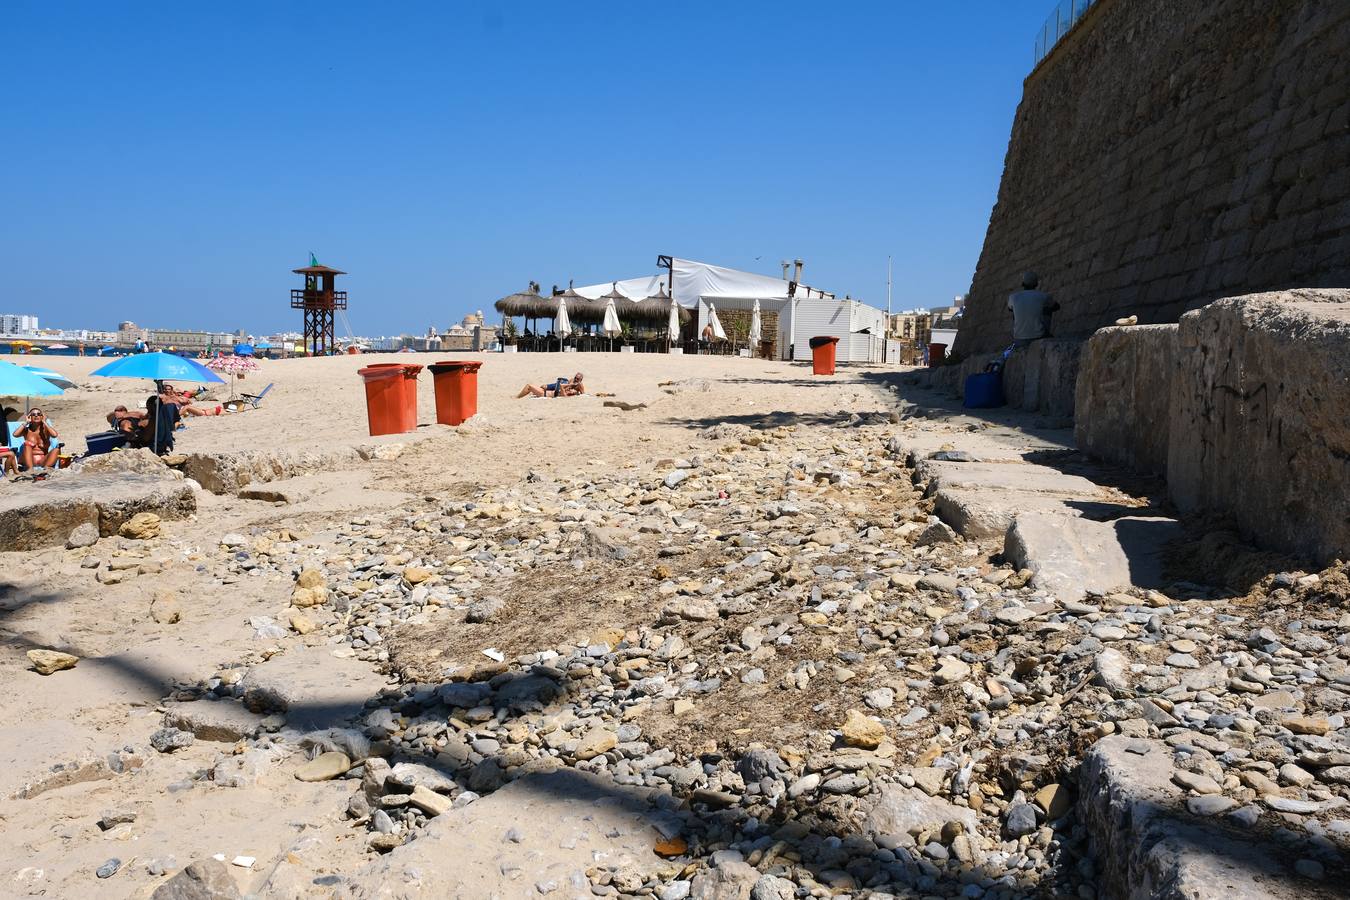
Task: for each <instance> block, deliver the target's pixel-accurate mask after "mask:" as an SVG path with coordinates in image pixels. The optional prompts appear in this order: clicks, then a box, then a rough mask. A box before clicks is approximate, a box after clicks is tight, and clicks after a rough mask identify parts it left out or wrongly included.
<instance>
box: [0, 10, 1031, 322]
mask: <svg viewBox="0 0 1350 900" xmlns="http://www.w3.org/2000/svg"><path fill="white" fill-rule="evenodd" d="M1045 5H1046V3H1045V2H1044V0H1036V2H1032V0H1019V2H1015V3H1000V2H995V0H985V2H972V3H967V4H960V5H958V6H953V7H942V6H940V5H937V4H934V5H931V6H926V7H920V8H911V7H909V6H906V5H901V4H890V5H888V4H858V5H851V6H845V7H831V8H826V7H818V6H815V5H809V6H808V5H801V6H799V7H794V6H792V5H789V6H786V7H785V6H783V5H782V4H769V3H761V2H747V3H743V4H737V5H735V6H724V5H717V4H712V3H693V4H690V5H688V6H687V7H685V8H682V10H681V14H680V15H679V16H673V17H670V19H669V21H663V22H662V23H661V24H660V26H659V27H653V22H652V20H651V18H650V17H649V16H648V15H646V14H645V13H644V12H642V11H640V10H637V9H634V8H632V7H629V6H622V5H617V4H606V3H600V4H593V5H589V6H586V7H581V8H574V7H554V6H549V5H544V4H529V3H527V4H524V5H523V6H515V7H510V8H500V7H498V6H496V5H493V4H486V3H481V4H477V5H454V6H453V7H451V6H440V5H431V4H424V5H411V6H402V7H399V8H398V9H397V10H396V11H390V10H380V11H377V12H372V8H370V7H366V6H360V5H355V4H344V3H333V4H325V5H323V6H322V7H318V6H313V7H310V6H281V7H276V6H271V5H262V4H248V3H244V4H240V5H231V6H229V7H210V6H196V5H188V6H181V7H179V6H175V7H172V8H170V7H167V6H164V7H131V8H121V7H114V6H99V5H90V6H88V7H85V8H82V10H81V12H80V14H79V15H78V16H72V15H69V14H67V12H64V11H62V10H61V9H60V8H57V7H51V6H49V5H44V4H37V3H19V4H15V5H12V6H10V7H7V13H6V16H7V22H6V30H5V33H4V34H3V36H0V49H3V50H4V52H3V53H2V54H0V76H3V77H2V78H0V82H2V83H0V98H3V100H4V103H5V108H6V110H7V116H6V117H7V121H8V122H9V124H10V136H9V137H8V138H7V140H6V142H5V144H4V146H3V147H0V162H3V163H4V165H5V168H6V169H7V171H10V172H12V173H20V174H21V177H16V178H13V179H11V184H10V186H9V187H8V189H7V197H6V205H7V215H6V217H5V220H4V224H3V225H0V229H3V234H2V235H0V237H3V240H0V308H4V309H9V310H12V311H14V312H31V313H34V314H38V315H40V316H41V317H42V318H43V319H44V321H48V322H51V323H54V324H60V325H67V326H69V327H89V326H90V325H93V326H103V327H111V326H112V325H113V324H115V322H113V321H112V320H113V319H121V318H131V319H133V320H136V321H138V322H139V321H143V322H146V323H148V324H152V325H154V326H156V327H161V326H162V327H172V328H196V329H202V330H231V329H233V328H236V327H240V326H241V325H242V326H244V327H249V328H257V329H262V330H266V331H279V330H282V329H295V328H298V327H299V315H298V314H297V313H293V311H292V310H290V309H289V308H288V305H287V295H288V293H289V291H290V289H291V288H292V287H295V286H296V285H295V282H296V281H297V280H298V276H294V275H292V274H291V272H290V270H291V269H293V268H296V267H297V266H300V265H303V264H305V263H306V262H307V261H308V254H309V253H310V252H311V251H313V252H314V253H315V254H316V255H317V256H318V259H319V260H320V262H323V263H326V264H330V265H333V266H336V267H338V268H341V269H344V270H346V271H348V272H349V273H350V274H349V275H348V276H347V277H346V278H345V281H346V288H347V290H348V291H349V292H350V298H351V308H350V310H349V313H348V314H349V317H350V321H351V327H352V329H353V331H355V332H358V333H364V334H380V333H386V334H389V333H400V332H408V333H414V334H415V333H420V332H421V331H422V330H424V329H425V328H426V327H427V325H429V324H434V325H436V327H438V328H439V327H443V326H444V324H445V323H449V322H454V321H457V320H458V319H460V318H461V317H462V316H463V315H464V313H466V312H468V311H472V310H477V309H484V310H488V309H490V307H491V304H492V302H493V301H494V300H495V299H497V298H498V297H500V296H503V295H505V294H508V293H511V292H513V291H517V290H520V289H522V288H524V287H525V285H526V283H527V282H529V281H530V280H535V281H538V282H539V283H540V284H542V285H543V286H544V289H545V290H547V289H548V287H549V286H550V285H552V284H555V283H556V284H559V285H566V283H567V282H568V280H569V279H575V281H576V283H578V284H587V283H597V282H603V281H608V280H612V279H616V278H627V277H634V276H638V275H644V274H650V273H652V272H654V271H655V269H656V256H657V254H659V253H668V254H675V255H679V256H683V257H686V258H692V259H701V260H706V261H709V262H713V263H716V264H719V265H725V266H730V267H735V268H740V269H745V270H748V271H754V272H760V273H763V274H767V275H777V274H779V272H780V270H779V265H778V263H779V260H780V259H792V258H796V257H801V258H803V259H805V261H806V270H805V277H806V279H807V281H809V283H811V284H813V285H816V286H819V287H822V288H824V289H826V290H830V291H834V292H836V293H838V294H839V295H840V296H843V295H845V294H849V295H851V296H853V297H854V298H859V299H862V300H864V301H866V302H869V303H871V304H872V305H874V306H877V307H880V308H882V309H884V308H885V307H886V270H887V257H888V256H891V257H893V258H894V271H895V276H894V295H893V303H892V308H893V309H898V308H902V307H904V308H909V307H925V308H926V307H931V306H934V305H937V304H939V303H942V302H943V300H944V299H945V298H947V297H950V296H952V295H953V294H957V293H963V292H964V291H965V290H966V289H967V288H968V286H969V284H970V280H971V276H972V274H973V271H974V267H975V262H976V258H977V257H978V254H979V251H980V245H981V242H982V240H983V235H984V230H985V227H986V224H987V222H988V217H989V212H990V209H991V208H992V206H993V203H994V199H995V194H996V191H997V186H998V178H999V174H1000V172H1001V168H1002V162H1003V156H1004V152H1005V150H1006V147H1007V135H1008V130H1009V125H1010V123H1011V120H1012V115H1013V112H1014V109H1015V107H1016V104H1017V102H1018V99H1019V97H1020V95H1021V81H1022V78H1023V77H1025V75H1026V72H1027V70H1028V68H1029V65H1030V59H1031V53H1032V50H1033V39H1034V34H1035V31H1036V28H1037V27H1038V26H1039V24H1040V22H1041V21H1042V20H1043V19H1044V15H1045V9H1044V8H1043V7H1044V6H1045ZM170 12H171V14H168V13H170ZM298 36H303V41H298ZM299 50H302V51H303V53H305V54H307V57H306V64H304V65H299V64H297V52H298V51H299ZM325 55H327V56H328V57H329V58H328V59H327V60H325V59H324V58H323V57H324V56H325ZM208 59H227V60H229V64H228V65H203V64H202V60H208ZM564 60H565V61H566V62H565V64H562V62H561V61H564ZM325 63H327V64H325ZM113 310H116V313H115V314H114V313H112V312H111V311H113Z"/></svg>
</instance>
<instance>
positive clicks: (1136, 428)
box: [1074, 325, 1177, 475]
mask: <svg viewBox="0 0 1350 900" xmlns="http://www.w3.org/2000/svg"><path fill="white" fill-rule="evenodd" d="M1082 346H1083V353H1082V357H1081V360H1080V364H1079V369H1078V393H1077V398H1076V406H1075V413H1074V438H1075V440H1076V442H1077V444H1078V448H1079V449H1080V450H1082V451H1084V452H1085V453H1089V454H1091V455H1092V456H1095V457H1097V458H1099V459H1105V460H1108V461H1110V462H1113V463H1116V464H1117V465H1120V466H1124V467H1125V468H1127V469H1133V470H1134V471H1136V472H1146V473H1149V474H1153V475H1165V474H1166V473H1167V451H1168V446H1169V434H1170V430H1169V429H1170V421H1171V416H1172V392H1173V386H1174V383H1175V381H1176V376H1177V326H1176V325H1136V326H1134V327H1130V328H1103V329H1101V330H1100V331H1098V332H1097V333H1096V334H1094V335H1093V336H1092V337H1091V338H1089V339H1088V341H1087V342H1086V343H1085V344H1083V345H1082Z"/></svg>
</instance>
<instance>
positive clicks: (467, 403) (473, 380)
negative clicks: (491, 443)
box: [430, 362, 483, 425]
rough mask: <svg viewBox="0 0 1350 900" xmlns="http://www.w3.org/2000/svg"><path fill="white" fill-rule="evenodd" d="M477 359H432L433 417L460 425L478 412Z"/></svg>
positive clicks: (444, 423)
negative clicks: (434, 395)
mask: <svg viewBox="0 0 1350 900" xmlns="http://www.w3.org/2000/svg"><path fill="white" fill-rule="evenodd" d="M482 365H483V364H482V363H481V362H438V363H432V364H431V366H430V368H431V377H432V381H433V383H434V384H435V386H436V421H437V422H439V423H441V424H442V425H460V424H462V423H464V422H465V421H467V420H469V419H472V418H473V417H474V414H475V413H477V412H478V369H479V367H480V366H482Z"/></svg>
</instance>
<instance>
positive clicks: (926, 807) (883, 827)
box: [862, 783, 979, 835]
mask: <svg viewBox="0 0 1350 900" xmlns="http://www.w3.org/2000/svg"><path fill="white" fill-rule="evenodd" d="M948 822H960V823H961V825H962V826H963V827H964V828H965V830H966V832H967V833H968V834H974V833H977V832H978V831H979V819H978V817H977V816H976V815H975V811H974V810H973V809H970V808H969V807H966V806H957V805H955V804H954V803H948V802H947V801H946V800H942V799H940V798H938V797H930V796H928V795H927V794H925V793H924V792H923V791H921V790H919V789H918V788H907V787H901V786H900V785H898V784H889V783H887V784H883V785H882V786H881V794H880V795H879V796H878V797H877V799H876V800H875V801H874V802H873V804H872V808H871V809H869V810H868V811H867V816H866V818H865V819H864V820H863V824H862V829H863V831H864V832H865V833H867V834H893V835H903V834H911V833H913V832H915V831H920V830H924V829H932V830H940V829H941V828H942V826H943V825H946V824H947V823H948Z"/></svg>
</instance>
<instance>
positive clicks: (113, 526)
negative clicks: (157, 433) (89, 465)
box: [0, 472, 197, 551]
mask: <svg viewBox="0 0 1350 900" xmlns="http://www.w3.org/2000/svg"><path fill="white" fill-rule="evenodd" d="M196 511H197V498H196V495H195V494H193V492H192V488H191V486H189V485H188V484H187V483H186V482H184V481H183V480H182V479H181V478H173V477H156V476H154V475H137V474H123V475H86V474H82V473H73V472H72V473H68V474H64V475H62V476H61V477H59V478H52V479H49V480H48V481H46V482H44V483H43V484H42V485H41V490H32V491H5V492H4V494H3V495H0V551H11V550H40V549H42V548H43V547H60V546H64V545H65V544H66V542H67V541H68V540H69V539H70V536H71V534H72V533H73V532H74V531H75V529H76V528H78V527H79V526H81V525H92V526H94V527H95V528H97V529H98V532H99V534H101V535H103V536H105V537H106V536H108V535H113V534H117V532H118V530H119V529H120V528H121V527H122V525H123V523H125V522H127V521H129V520H130V519H131V518H132V517H133V516H135V515H136V514H137V513H154V514H155V515H157V516H159V517H160V518H161V519H182V518H186V517H187V516H189V515H191V514H192V513H194V512H196Z"/></svg>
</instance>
